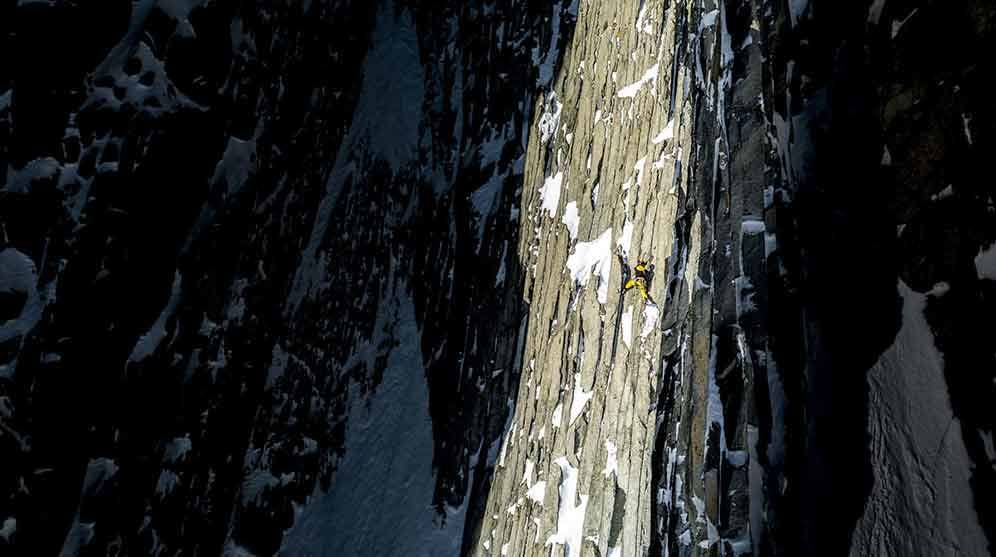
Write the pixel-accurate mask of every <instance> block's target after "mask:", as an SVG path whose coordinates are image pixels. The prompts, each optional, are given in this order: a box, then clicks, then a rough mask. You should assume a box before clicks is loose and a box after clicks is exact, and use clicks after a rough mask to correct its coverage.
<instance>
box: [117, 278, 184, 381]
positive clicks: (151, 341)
mask: <svg viewBox="0 0 996 557" xmlns="http://www.w3.org/2000/svg"><path fill="white" fill-rule="evenodd" d="M182 281H183V277H182V276H181V275H180V271H179V270H177V271H175V272H174V274H173V290H172V292H171V293H170V296H169V301H168V302H167V303H166V307H165V308H163V310H162V312H161V313H160V314H159V317H158V318H157V319H156V321H155V323H153V324H152V327H150V328H149V330H148V331H147V332H146V333H145V334H144V335H142V336H141V337H139V339H138V342H136V343H135V347H134V348H132V351H131V356H129V357H128V361H129V362H141V361H142V360H144V359H146V358H148V357H149V356H151V355H152V354H153V353H154V352H155V351H156V349H157V348H159V344H160V343H161V342H162V341H163V339H164V338H166V322H167V321H168V320H169V318H170V317H172V316H173V314H174V313H176V307H177V306H178V305H179V304H180V295H181V291H182V289H181V287H180V286H181V283H182Z"/></svg>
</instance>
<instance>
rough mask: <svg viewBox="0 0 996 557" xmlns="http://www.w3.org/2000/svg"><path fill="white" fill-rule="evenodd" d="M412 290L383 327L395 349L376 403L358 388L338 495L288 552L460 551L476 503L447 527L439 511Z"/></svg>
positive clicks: (385, 310) (312, 508)
mask: <svg viewBox="0 0 996 557" xmlns="http://www.w3.org/2000/svg"><path fill="white" fill-rule="evenodd" d="M406 291H407V289H406V287H405V286H404V285H400V286H399V287H398V288H397V290H396V291H395V292H394V294H393V296H392V297H391V298H389V299H387V300H385V301H384V303H383V304H382V306H381V308H382V309H381V315H380V316H379V317H378V323H379V324H380V325H379V327H378V328H377V330H383V331H384V333H382V334H383V335H384V336H385V337H386V338H383V339H382V341H383V342H388V341H389V343H390V344H391V345H393V346H394V348H393V349H392V350H391V352H390V354H389V355H388V358H387V362H386V367H385V369H384V375H383V378H382V380H381V383H380V385H379V386H377V388H376V390H374V391H373V393H371V394H369V395H367V396H366V397H364V396H363V395H361V394H360V389H359V387H358V386H356V385H350V389H349V399H350V403H349V406H350V409H349V412H348V416H349V419H348V421H347V422H346V434H345V442H344V448H345V451H344V455H343V457H342V459H341V460H340V461H339V466H338V469H337V470H336V472H335V475H334V476H333V477H332V483H331V486H330V487H329V490H328V492H326V493H316V494H315V496H313V497H312V498H311V500H310V501H309V503H308V504H307V505H306V506H305V507H304V509H303V510H302V512H301V515H300V517H299V518H298V519H297V520H296V521H295V523H294V525H293V526H292V528H291V529H290V530H289V531H288V532H287V535H286V536H285V538H284V542H283V547H282V548H281V551H280V554H281V555H286V556H288V557H293V556H309V557H333V556H340V555H385V556H390V555H397V556H402V555H403V556H409V555H457V554H459V552H460V545H461V541H462V535H463V526H464V518H465V514H466V509H467V499H466V497H465V498H464V502H463V504H462V505H461V506H460V507H458V508H453V507H449V506H447V507H446V511H447V512H446V515H447V516H446V518H445V521H441V520H439V517H438V516H437V515H436V513H435V511H434V510H433V493H434V490H435V485H436V480H435V474H434V473H433V463H432V446H433V443H432V427H431V426H432V422H431V418H430V416H429V391H428V387H427V385H426V380H425V369H424V367H423V365H422V362H423V361H425V358H424V357H423V355H422V351H421V340H420V339H421V333H420V331H419V329H418V325H417V322H416V319H415V309H414V304H413V303H412V301H411V299H410V298H409V297H408V296H407V295H406V294H404V292H406ZM392 299H393V300H392ZM392 301H393V303H392ZM388 335H389V338H387V337H388ZM374 340H377V339H374ZM376 344H378V345H379V344H380V342H377V343H376ZM474 460H475V459H474V458H472V459H471V465H470V468H471V469H474V467H475V465H474ZM471 484H473V482H472V481H469V482H468V489H469V486H470V485H471Z"/></svg>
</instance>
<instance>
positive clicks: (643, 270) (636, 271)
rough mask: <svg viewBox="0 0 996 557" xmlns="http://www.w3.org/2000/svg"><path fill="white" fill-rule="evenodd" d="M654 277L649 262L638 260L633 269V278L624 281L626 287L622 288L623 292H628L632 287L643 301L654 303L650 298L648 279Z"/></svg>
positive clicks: (652, 267) (652, 268)
mask: <svg viewBox="0 0 996 557" xmlns="http://www.w3.org/2000/svg"><path fill="white" fill-rule="evenodd" d="M653 276H654V266H653V265H651V264H650V263H649V262H647V261H644V260H642V259H641V260H640V261H638V262H637V263H636V267H634V268H633V277H632V278H630V279H629V280H628V281H626V285H625V286H623V291H624V292H629V290H630V289H631V288H633V287H636V288H637V290H639V291H640V294H641V295H642V296H643V299H644V300H647V301H648V302H650V303H654V299H653V298H651V297H650V292H649V289H650V279H652V278H653Z"/></svg>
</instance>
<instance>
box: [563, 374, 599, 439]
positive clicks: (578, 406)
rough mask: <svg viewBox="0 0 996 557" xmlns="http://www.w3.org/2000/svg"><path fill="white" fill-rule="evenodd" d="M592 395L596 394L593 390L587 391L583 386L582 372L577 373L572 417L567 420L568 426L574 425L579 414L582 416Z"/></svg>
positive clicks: (572, 398)
mask: <svg viewBox="0 0 996 557" xmlns="http://www.w3.org/2000/svg"><path fill="white" fill-rule="evenodd" d="M592 396H594V392H593V391H586V390H584V389H583V388H582V387H581V374H580V373H575V374H574V396H573V397H571V419H570V421H569V422H567V425H568V426H572V425H574V420H577V419H578V416H580V415H581V412H583V411H584V407H585V406H586V405H587V404H588V401H589V400H591V397H592Z"/></svg>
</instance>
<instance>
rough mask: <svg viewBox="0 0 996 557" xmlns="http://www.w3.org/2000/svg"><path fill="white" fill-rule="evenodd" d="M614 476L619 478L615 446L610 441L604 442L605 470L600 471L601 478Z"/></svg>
mask: <svg viewBox="0 0 996 557" xmlns="http://www.w3.org/2000/svg"><path fill="white" fill-rule="evenodd" d="M612 474H615V475H616V476H617V477H618V476H619V462H618V461H617V460H616V444H615V443H613V442H612V441H611V440H609V439H606V440H605V468H604V469H602V477H605V478H608V477H609V476H610V475H612Z"/></svg>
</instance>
